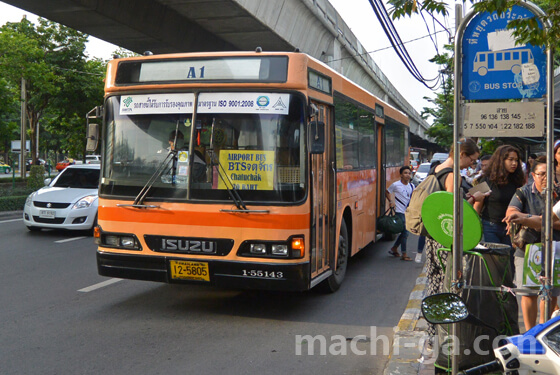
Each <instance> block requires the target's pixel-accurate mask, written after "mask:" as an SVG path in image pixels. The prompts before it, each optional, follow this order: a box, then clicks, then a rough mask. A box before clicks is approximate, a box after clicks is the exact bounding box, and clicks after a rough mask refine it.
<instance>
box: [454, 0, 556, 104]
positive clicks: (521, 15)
mask: <svg viewBox="0 0 560 375" xmlns="http://www.w3.org/2000/svg"><path fill="white" fill-rule="evenodd" d="M532 17H535V15H534V14H533V13H532V12H531V11H530V10H529V9H527V8H525V7H522V6H519V5H514V6H513V7H512V9H511V10H509V11H507V12H504V13H502V14H498V13H497V12H493V13H488V12H483V13H479V14H477V15H476V16H474V17H473V19H472V20H471V21H470V22H469V24H468V25H467V27H466V29H465V33H464V34H463V39H462V40H463V58H462V61H463V65H462V71H463V75H462V78H463V87H462V89H463V90H462V91H463V96H464V97H465V99H467V100H485V99H522V98H540V97H542V96H544V95H545V94H546V52H545V50H544V46H538V47H535V46H532V45H531V44H524V45H517V44H516V42H515V38H514V37H513V35H512V31H511V30H507V29H506V27H507V24H508V23H509V22H510V21H513V20H516V19H526V18H532ZM539 25H540V27H542V25H541V23H540V22H539Z"/></svg>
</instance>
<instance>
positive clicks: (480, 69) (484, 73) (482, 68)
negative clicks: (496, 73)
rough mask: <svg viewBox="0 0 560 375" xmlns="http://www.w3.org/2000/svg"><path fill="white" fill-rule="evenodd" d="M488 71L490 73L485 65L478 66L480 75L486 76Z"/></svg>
mask: <svg viewBox="0 0 560 375" xmlns="http://www.w3.org/2000/svg"><path fill="white" fill-rule="evenodd" d="M486 73H488V69H486V68H485V67H480V68H478V75H480V76H481V77H484V76H485V75H486Z"/></svg>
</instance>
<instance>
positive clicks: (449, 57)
mask: <svg viewBox="0 0 560 375" xmlns="http://www.w3.org/2000/svg"><path fill="white" fill-rule="evenodd" d="M453 49H454V46H453V45H452V44H450V45H446V46H445V50H446V51H449V52H451V54H449V53H448V52H443V53H442V54H438V55H436V56H435V57H434V58H433V59H431V60H430V62H433V63H435V64H438V65H439V66H441V67H442V69H441V72H442V75H443V84H442V92H441V93H437V94H436V97H435V99H432V98H428V97H424V99H426V100H427V101H428V102H430V103H432V104H434V105H435V107H424V109H423V111H422V117H423V118H427V117H428V116H431V117H433V119H434V121H433V123H432V126H431V127H430V128H429V129H428V130H427V131H426V133H427V134H428V136H430V137H432V138H434V139H435V141H436V143H437V144H438V145H440V146H442V147H445V148H447V147H449V145H450V144H452V143H453V126H452V125H453V98H454V94H453V76H452V74H451V73H452V72H453Z"/></svg>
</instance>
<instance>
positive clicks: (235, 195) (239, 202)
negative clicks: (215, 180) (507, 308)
mask: <svg viewBox="0 0 560 375" xmlns="http://www.w3.org/2000/svg"><path fill="white" fill-rule="evenodd" d="M215 125H216V118H213V119H212V132H211V133H210V149H211V150H212V155H211V160H212V163H213V164H215V165H217V166H218V176H220V179H221V180H222V181H223V182H224V185H225V187H226V190H227V192H228V194H229V197H230V198H231V200H232V201H233V203H235V206H236V207H237V209H238V210H247V206H245V202H243V199H241V196H240V195H239V191H238V190H237V188H236V187H235V185H234V184H233V182H231V180H230V179H229V177H228V175H227V173H226V171H225V170H224V167H223V166H222V164H221V163H220V160H219V159H218V158H217V157H216V154H215V153H214V129H215ZM226 180H227V181H226ZM228 182H229V185H231V188H230V187H229V186H228Z"/></svg>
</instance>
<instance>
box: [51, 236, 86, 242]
mask: <svg viewBox="0 0 560 375" xmlns="http://www.w3.org/2000/svg"><path fill="white" fill-rule="evenodd" d="M84 238H87V237H86V236H81V237H72V238H67V239H65V240H58V241H54V243H64V242H71V241H76V240H81V239H84Z"/></svg>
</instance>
